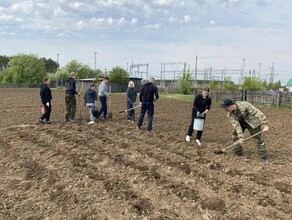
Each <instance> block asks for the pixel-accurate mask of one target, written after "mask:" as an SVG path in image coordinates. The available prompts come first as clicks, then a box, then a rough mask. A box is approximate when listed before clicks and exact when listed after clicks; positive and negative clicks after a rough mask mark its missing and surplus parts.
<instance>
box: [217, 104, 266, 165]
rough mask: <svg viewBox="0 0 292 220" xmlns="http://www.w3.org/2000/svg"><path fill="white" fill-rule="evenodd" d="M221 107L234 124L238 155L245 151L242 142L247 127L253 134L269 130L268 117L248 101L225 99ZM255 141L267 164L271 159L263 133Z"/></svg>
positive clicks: (233, 135)
mask: <svg viewBox="0 0 292 220" xmlns="http://www.w3.org/2000/svg"><path fill="white" fill-rule="evenodd" d="M221 108H224V109H225V110H226V111H228V114H227V117H228V118H229V120H230V122H231V124H232V126H233V133H232V140H233V142H234V143H237V145H236V146H235V147H234V154H235V155H237V156H242V153H243V151H242V146H241V144H242V142H243V133H244V131H245V129H247V130H248V131H249V133H250V134H251V135H254V134H256V133H258V132H261V131H263V132H265V131H268V130H269V126H268V122H267V117H266V116H265V115H264V114H263V113H262V112H261V111H260V110H259V109H257V108H256V107H254V106H253V105H252V104H250V103H249V102H247V101H233V100H231V99H225V100H224V101H223V103H222V104H221ZM254 141H255V143H256V145H257V148H258V153H259V156H260V157H261V160H262V162H263V163H264V164H265V165H267V164H268V163H269V160H268V156H267V151H266V147H265V142H264V137H263V135H262V133H261V134H258V135H256V136H255V137H254Z"/></svg>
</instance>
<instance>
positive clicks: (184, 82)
mask: <svg viewBox="0 0 292 220" xmlns="http://www.w3.org/2000/svg"><path fill="white" fill-rule="evenodd" d="M178 87H179V93H180V94H184V95H188V94H190V91H191V88H192V77H191V74H190V73H189V72H183V74H182V76H181V77H180V79H179V82H178Z"/></svg>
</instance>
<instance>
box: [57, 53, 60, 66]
mask: <svg viewBox="0 0 292 220" xmlns="http://www.w3.org/2000/svg"><path fill="white" fill-rule="evenodd" d="M59 56H60V54H59V53H57V64H59Z"/></svg>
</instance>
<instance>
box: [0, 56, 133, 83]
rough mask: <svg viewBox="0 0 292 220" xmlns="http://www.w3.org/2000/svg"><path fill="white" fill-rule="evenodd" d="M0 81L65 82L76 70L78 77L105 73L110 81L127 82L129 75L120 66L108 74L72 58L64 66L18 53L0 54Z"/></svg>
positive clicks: (89, 76) (99, 75)
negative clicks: (46, 79)
mask: <svg viewBox="0 0 292 220" xmlns="http://www.w3.org/2000/svg"><path fill="white" fill-rule="evenodd" d="M0 67H1V68H0V82H2V83H25V84H34V85H37V84H40V83H41V82H42V81H43V79H44V78H45V77H50V78H51V80H52V81H58V82H65V81H66V79H67V78H68V77H69V76H70V73H71V72H76V73H77V74H78V78H79V79H87V78H95V79H96V80H98V79H99V78H100V77H101V76H105V75H107V76H108V77H109V78H110V80H111V81H112V82H128V81H129V75H128V73H127V71H126V70H124V69H123V68H121V67H114V68H112V69H111V70H110V71H109V72H108V74H106V73H103V72H102V71H101V70H100V69H97V70H93V69H91V68H90V66H89V65H84V64H82V63H79V62H78V61H77V60H72V61H70V62H69V63H67V65H65V66H64V67H61V68H60V67H59V64H58V63H57V62H55V61H54V60H52V59H46V58H44V57H43V58H39V57H38V56H36V55H33V54H18V55H15V56H12V57H8V56H0Z"/></svg>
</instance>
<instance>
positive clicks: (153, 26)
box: [144, 23, 162, 30]
mask: <svg viewBox="0 0 292 220" xmlns="http://www.w3.org/2000/svg"><path fill="white" fill-rule="evenodd" d="M161 26H162V24H159V23H157V24H147V25H145V26H144V29H147V30H152V29H160V28H161Z"/></svg>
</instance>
